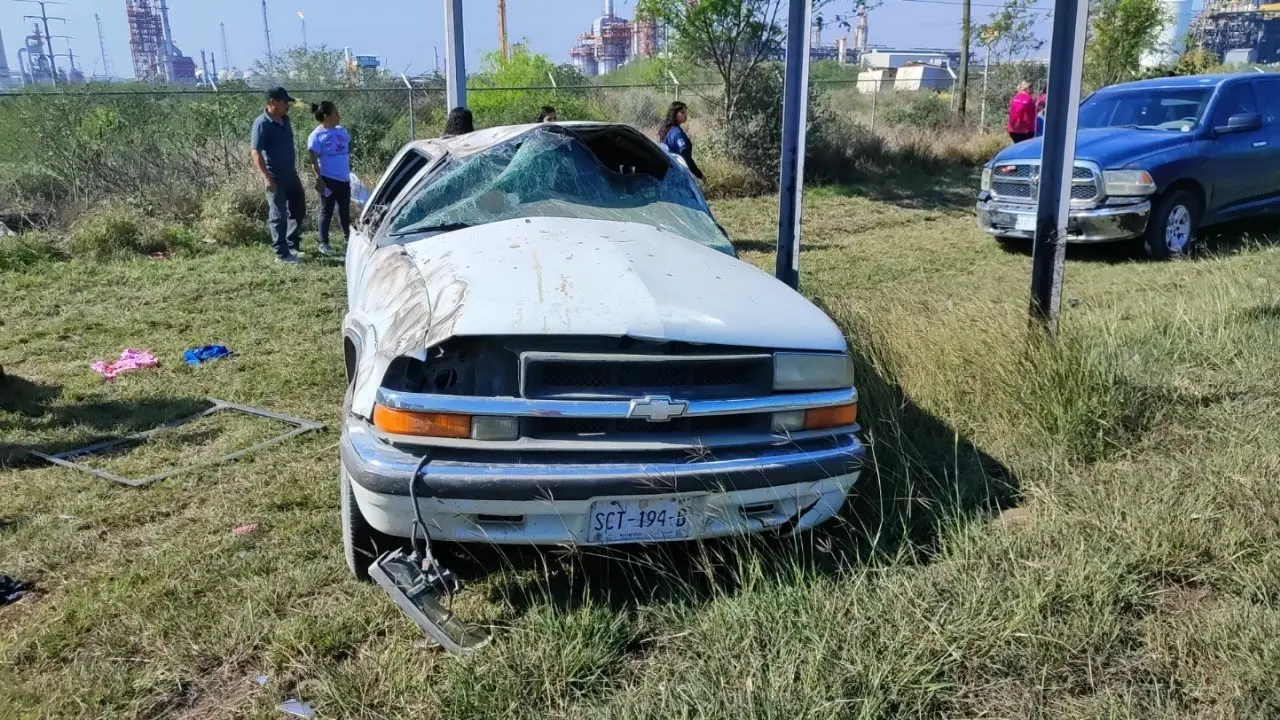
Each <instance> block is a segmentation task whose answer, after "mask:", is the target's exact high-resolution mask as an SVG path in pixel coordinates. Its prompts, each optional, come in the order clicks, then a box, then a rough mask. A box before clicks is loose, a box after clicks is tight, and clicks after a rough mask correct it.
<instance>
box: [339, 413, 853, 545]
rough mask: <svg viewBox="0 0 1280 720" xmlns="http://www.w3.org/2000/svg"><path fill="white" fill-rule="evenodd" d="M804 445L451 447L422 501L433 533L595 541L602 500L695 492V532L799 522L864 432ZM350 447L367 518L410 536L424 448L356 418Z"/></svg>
mask: <svg viewBox="0 0 1280 720" xmlns="http://www.w3.org/2000/svg"><path fill="white" fill-rule="evenodd" d="M797 445H798V444H797V443H790V444H780V445H774V446H768V447H755V448H750V449H738V450H732V451H725V452H719V453H717V454H716V456H714V457H710V458H692V457H683V458H680V457H667V456H661V455H655V454H646V455H644V456H641V457H640V458H626V457H623V458H621V459H612V458H614V457H615V456H614V455H606V456H605V457H606V458H611V459H603V458H600V457H598V456H595V457H593V456H591V455H587V454H583V453H575V454H572V455H570V456H568V458H567V459H565V460H564V461H558V460H555V459H554V458H557V457H559V456H557V455H548V456H540V455H539V454H536V453H529V454H519V455H515V454H511V453H500V454H498V456H499V457H502V458H504V460H506V459H507V458H508V457H509V458H510V460H507V461H505V462H486V461H485V459H483V458H476V457H470V456H467V455H462V456H452V455H444V454H440V455H439V459H432V460H431V461H429V462H427V463H426V464H425V466H423V469H422V475H421V478H422V481H421V482H420V483H419V484H418V486H417V491H418V498H417V499H418V507H419V509H420V511H421V512H422V515H423V520H424V521H425V522H426V523H427V525H428V527H429V528H430V531H431V537H432V538H433V539H438V540H449V541H455V542H489V543H507V544H512V543H517V544H535V545H543V544H547V545H553V544H577V545H588V544H591V543H590V542H588V540H587V531H588V527H587V526H588V516H589V510H590V508H591V505H592V503H593V502H594V501H596V500H599V499H603V498H620V497H635V496H644V497H646V498H653V499H657V498H672V497H685V498H691V499H696V500H695V502H696V503H697V504H698V506H699V507H700V508H701V510H700V512H699V513H698V516H697V517H696V518H695V520H694V528H693V531H692V535H691V537H690V539H693V540H698V539H706V538H712V537H722V536H726V535H740V534H745V533H749V532H758V531H761V530H766V529H769V528H778V527H784V526H787V527H790V528H791V529H792V530H795V531H798V530H804V529H808V528H811V527H814V526H816V525H818V524H819V523H821V522H823V521H825V520H827V519H829V518H831V517H833V516H834V515H835V514H836V513H837V512H838V511H839V509H840V507H841V505H842V504H843V503H844V498H845V495H846V494H847V493H848V492H849V489H850V488H851V487H852V486H853V485H854V483H855V482H856V481H857V479H858V473H859V470H860V468H861V464H862V462H863V460H864V459H865V457H866V448H865V446H863V444H862V443H861V442H860V441H859V440H858V438H857V437H856V435H853V434H849V435H842V436H838V437H836V438H829V439H826V440H824V441H822V442H808V443H805V444H803V445H801V446H797ZM341 451H342V471H343V472H344V473H346V474H347V475H348V476H349V477H350V479H351V481H352V482H351V485H352V488H353V491H354V494H355V498H356V503H357V505H358V506H359V508H360V511H361V513H362V514H363V515H364V516H365V519H366V520H367V521H368V522H369V524H370V525H371V526H372V527H373V528H375V529H376V530H378V531H380V532H383V533H386V534H388V535H393V536H397V537H408V536H409V534H410V527H411V523H412V520H413V517H414V513H413V502H412V500H411V499H410V497H409V483H410V480H411V479H412V478H413V477H414V474H415V472H417V471H418V468H419V466H420V465H422V459H423V453H424V452H425V451H424V450H422V449H420V448H404V447H397V446H395V445H391V444H389V443H387V442H384V441H383V440H381V439H379V438H378V437H376V436H375V435H374V434H373V433H372V432H370V430H369V428H368V425H366V424H365V423H364V422H363V421H361V420H359V419H354V418H352V419H349V420H348V422H347V423H346V425H345V427H344V428H343V435H342V441H341ZM437 452H438V451H437ZM489 457H490V458H492V457H493V456H492V455H491V456H489ZM653 457H663V459H660V460H654V459H652V458H653Z"/></svg>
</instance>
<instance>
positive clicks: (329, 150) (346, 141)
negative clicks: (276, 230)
mask: <svg viewBox="0 0 1280 720" xmlns="http://www.w3.org/2000/svg"><path fill="white" fill-rule="evenodd" d="M311 113H312V114H313V115H315V118H316V122H318V123H320V124H319V125H317V126H316V129H315V130H312V131H311V136H310V137H308V138H307V150H309V151H310V153H311V171H312V172H313V173H315V176H316V192H318V193H320V227H319V231H320V254H321V255H328V254H329V225H330V223H331V222H332V221H333V211H334V208H337V210H338V222H340V223H341V224H342V235H343V237H344V238H346V239H348V240H349V239H350V238H351V135H350V134H349V133H347V129H346V128H344V127H342V126H341V125H339V124H338V123H339V122H340V121H341V120H342V116H341V115H339V114H338V106H337V105H334V104H333V103H331V102H329V101H328V100H325V101H324V102H322V103H320V104H319V105H314V104H313V105H312V106H311Z"/></svg>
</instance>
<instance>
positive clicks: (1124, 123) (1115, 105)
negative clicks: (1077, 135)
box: [1080, 87, 1213, 132]
mask: <svg viewBox="0 0 1280 720" xmlns="http://www.w3.org/2000/svg"><path fill="white" fill-rule="evenodd" d="M1212 95H1213V88H1204V87H1196V88H1142V89H1138V90H1104V91H1101V92H1098V93H1095V94H1094V95H1093V96H1092V97H1090V98H1089V99H1088V100H1086V101H1085V102H1084V104H1082V105H1081V106H1080V128H1081V129H1087V128H1105V127H1130V128H1140V129H1143V130H1173V131H1178V132H1186V131H1188V130H1190V129H1191V128H1193V127H1195V126H1196V125H1197V124H1199V123H1200V118H1201V116H1203V115H1204V111H1205V107H1206V106H1208V104H1209V98H1210V97H1211V96H1212Z"/></svg>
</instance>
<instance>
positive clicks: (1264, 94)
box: [1253, 78, 1280, 125]
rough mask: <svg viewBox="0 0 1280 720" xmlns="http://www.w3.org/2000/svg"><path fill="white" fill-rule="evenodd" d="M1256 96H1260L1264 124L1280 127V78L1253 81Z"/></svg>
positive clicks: (1259, 101)
mask: <svg viewBox="0 0 1280 720" xmlns="http://www.w3.org/2000/svg"><path fill="white" fill-rule="evenodd" d="M1253 90H1254V94H1256V95H1257V96H1258V105H1259V106H1260V107H1261V109H1260V112H1261V113H1262V122H1263V123H1265V124H1267V125H1280V78H1266V79H1263V80H1254V81H1253Z"/></svg>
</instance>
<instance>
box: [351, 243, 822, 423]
mask: <svg viewBox="0 0 1280 720" xmlns="http://www.w3.org/2000/svg"><path fill="white" fill-rule="evenodd" d="M349 281H350V282H351V283H352V287H350V288H349V294H350V297H351V299H352V300H353V301H354V302H353V306H352V311H351V312H349V313H348V317H347V320H346V323H345V326H344V334H345V335H347V336H348V337H355V338H356V339H357V340H358V342H359V345H360V346H361V347H363V348H364V349H365V350H364V351H362V352H359V353H358V364H357V367H356V369H355V382H354V385H353V388H352V396H351V405H350V409H351V411H352V412H354V413H355V414H356V415H359V416H361V417H371V415H372V412H373V405H374V402H375V399H376V397H377V391H378V387H379V385H380V384H381V381H382V377H383V376H384V375H385V374H386V372H387V368H388V367H389V366H390V364H391V363H392V362H393V361H394V360H395V358H397V357H400V356H404V355H410V356H414V357H418V358H425V357H426V352H427V350H428V349H429V348H431V347H434V346H435V345H438V344H439V343H441V342H444V341H445V340H447V339H449V338H451V337H458V336H510V335H582V336H607V337H623V336H627V337H633V338H637V339H643V340H652V341H659V342H669V341H670V342H674V341H678V342H687V343H694V344H706V345H731V346H738V347H752V348H765V349H792V350H817V351H832V352H839V351H843V350H845V348H846V345H845V340H844V334H843V333H842V332H841V331H840V329H839V328H838V327H837V326H836V324H835V323H834V322H832V321H831V319H830V318H828V317H827V316H826V315H825V314H824V313H823V312H822V311H821V310H819V309H818V308H817V307H815V306H814V305H813V304H812V303H810V302H809V301H808V300H806V299H805V298H804V297H802V296H801V295H800V294H798V293H796V292H795V291H794V290H792V289H791V288H789V287H787V286H786V285H784V284H782V283H780V282H778V281H777V280H775V279H774V278H773V277H772V276H770V275H767V274H765V273H764V272H762V271H761V270H759V269H757V268H755V267H753V266H751V265H748V264H747V263H744V262H742V261H740V260H737V259H735V258H733V257H730V256H729V255H726V254H724V253H722V252H719V251H717V250H713V249H711V248H709V247H705V246H703V245H700V244H698V243H696V242H694V241H692V240H688V239H685V238H683V237H680V236H678V235H675V234H672V233H670V232H667V231H664V230H661V229H658V228H656V227H652V226H649V225H644V224H639V223H625V222H609V221H600V220H580V219H565V218H529V219H515V220H508V221H504V222H500V223H492V224H488V225H483V226H479V227H474V228H467V229H464V230H457V231H454V232H449V233H443V234H440V235H434V236H430V237H426V238H424V239H421V240H417V241H414V242H410V243H406V244H404V245H388V246H386V247H383V248H379V249H378V250H377V251H375V252H374V254H373V256H372V257H370V259H369V261H368V262H367V263H364V264H363V265H362V268H361V269H360V270H359V271H358V272H357V273H356V275H355V276H353V277H351V278H349ZM375 348H376V349H375Z"/></svg>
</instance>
